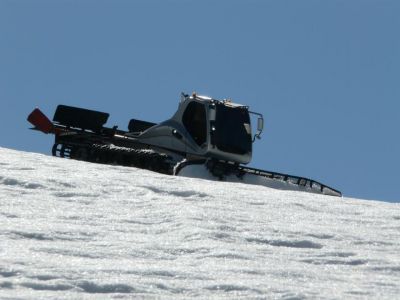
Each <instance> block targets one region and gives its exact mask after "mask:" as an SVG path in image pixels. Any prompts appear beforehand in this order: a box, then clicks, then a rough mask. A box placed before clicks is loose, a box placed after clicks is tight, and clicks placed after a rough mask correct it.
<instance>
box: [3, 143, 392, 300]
mask: <svg viewBox="0 0 400 300" xmlns="http://www.w3.org/2000/svg"><path fill="white" fill-rule="evenodd" d="M0 196H1V198H0V224H1V227H0V235H1V239H0V298H1V299H9V298H10V299H54V298H57V299H62V298H73V299H79V298H84V299H98V298H99V297H100V298H151V299H154V298H174V299H176V298H181V299H187V298H194V297H198V298H212V299H218V298H220V299H230V298H251V299H258V298H259V299H265V298H268V299H270V298H273V299H274V298H277V299H351V298H374V299H394V298H397V299H398V298H399V295H400V250H399V249H400V205H399V204H394V203H385V202H378V201H366V200H358V199H349V198H339V197H331V196H323V195H316V194H310V193H306V192H298V191H285V190H278V189H272V188H268V187H265V186H257V185H246V184H243V183H240V182H236V183H231V182H220V181H211V180H204V179H198V178H188V177H174V176H168V175H162V174H158V173H153V172H150V171H146V170H139V169H135V168H127V167H119V166H108V165H99V164H91V163H86V162H80V161H73V160H68V159H61V158H54V157H50V156H45V155H41V154H33V153H24V152H19V151H14V150H9V149H4V148H0Z"/></svg>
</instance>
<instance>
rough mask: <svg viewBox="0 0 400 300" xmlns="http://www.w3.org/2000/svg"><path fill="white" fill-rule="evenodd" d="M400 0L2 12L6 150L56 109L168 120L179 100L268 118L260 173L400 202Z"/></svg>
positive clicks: (63, 6) (45, 139) (119, 119)
mask: <svg viewBox="0 0 400 300" xmlns="http://www.w3.org/2000/svg"><path fill="white" fill-rule="evenodd" d="M399 16H400V1H397V0H392V1H388V0H387V1H385V0H376V1H371V0H364V1H361V0H357V1H356V0H354V1H351V0H340V1H339V0H337V1H319V0H315V1H307V0H304V1H295V0H292V1H278V0H277V1H261V0H259V1H254V0H250V1H244V0H243V1H235V0H227V1H190V0H187V1H184V0H180V1H178V0H158V1H156V0H142V1H111V0H110V1H101V0H85V1H78V0H70V1H61V0H60V1H52V0H47V1H43V0H35V1H29V0H25V1H18V0H16V1H14V0H0V103H1V104H2V108H1V110H0V136H1V139H0V146H2V147H8V148H13V149H19V150H26V151H35V152H41V153H47V154H49V153H50V148H51V145H52V143H53V137H52V136H45V135H43V134H39V133H37V132H32V131H30V130H28V129H27V128H28V127H29V124H28V123H27V122H26V116H27V115H28V113H29V112H30V111H31V110H32V109H33V108H34V107H36V106H38V107H40V108H41V109H42V110H43V111H44V112H45V113H47V114H48V115H50V116H52V115H53V112H54V110H55V108H56V106H57V104H60V103H62V104H68V105H74V106H81V107H86V108H92V109H97V110H101V111H105V112H109V113H110V114H111V117H110V121H109V125H111V126H112V125H119V126H120V128H126V126H127V124H128V121H129V119H131V118H140V119H143V120H148V121H154V122H159V121H162V120H164V119H167V118H169V117H170V116H171V115H172V114H173V113H174V112H175V110H176V108H177V103H178V99H179V94H180V92H181V91H185V92H188V93H190V92H192V91H197V92H198V93H199V94H206V95H210V96H212V97H214V98H228V97H229V98H232V99H233V100H234V101H237V102H239V103H243V104H247V105H249V106H250V107H251V109H252V110H254V111H258V112H261V113H263V114H264V117H265V120H266V124H265V125H266V128H265V132H264V135H263V139H262V140H261V141H258V142H257V144H256V146H255V148H254V152H255V153H254V157H253V161H252V163H251V166H254V167H258V168H263V169H267V170H275V171H281V172H287V173H290V174H294V175H301V176H307V177H311V178H313V179H316V180H320V181H322V182H323V183H326V184H328V185H331V186H333V187H336V188H338V189H340V190H341V191H342V192H343V193H344V195H345V196H350V197H358V198H365V199H377V200H384V201H394V202H400V193H399V186H400V175H399V173H398V171H399V169H400V158H399V154H400V139H399V129H400V104H399V103H400V33H399V32H400V17H399Z"/></svg>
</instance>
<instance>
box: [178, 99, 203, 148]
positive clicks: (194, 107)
mask: <svg viewBox="0 0 400 300" xmlns="http://www.w3.org/2000/svg"><path fill="white" fill-rule="evenodd" d="M182 122H183V125H184V126H185V127H186V130H187V131H188V132H189V134H190V136H191V137H192V138H193V140H194V141H195V142H196V143H197V145H199V146H201V145H202V144H204V143H205V142H206V140H207V123H206V110H205V108H204V105H203V104H201V103H198V102H194V101H193V102H191V103H189V105H188V106H187V107H186V110H185V112H184V113H183V117H182Z"/></svg>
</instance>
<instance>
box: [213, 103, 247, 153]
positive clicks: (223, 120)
mask: <svg viewBox="0 0 400 300" xmlns="http://www.w3.org/2000/svg"><path fill="white" fill-rule="evenodd" d="M216 110H217V111H216V117H215V122H214V124H213V126H214V128H215V131H214V132H213V137H212V142H213V144H214V145H216V146H217V148H218V149H219V150H221V151H224V152H230V153H235V154H246V153H248V152H251V146H252V141H251V129H250V128H251V127H250V117H249V112H248V110H247V109H246V108H244V107H228V106H225V105H223V104H217V105H216Z"/></svg>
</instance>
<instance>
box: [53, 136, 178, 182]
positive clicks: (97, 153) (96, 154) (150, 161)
mask: <svg viewBox="0 0 400 300" xmlns="http://www.w3.org/2000/svg"><path fill="white" fill-rule="evenodd" d="M62 146H64V147H62V149H65V151H68V154H69V155H68V156H66V155H65V154H64V153H62V152H60V153H57V154H58V155H56V156H60V157H69V158H71V159H76V160H83V161H88V162H94V163H101V164H111V165H121V166H128V167H136V168H140V169H147V170H151V171H155V172H158V173H163V174H169V175H172V172H173V171H172V170H173V166H174V164H173V163H172V160H171V158H170V157H169V156H168V155H166V154H164V153H158V152H156V151H154V150H152V149H131V148H125V147H116V146H114V145H98V144H93V145H90V146H77V145H62Z"/></svg>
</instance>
